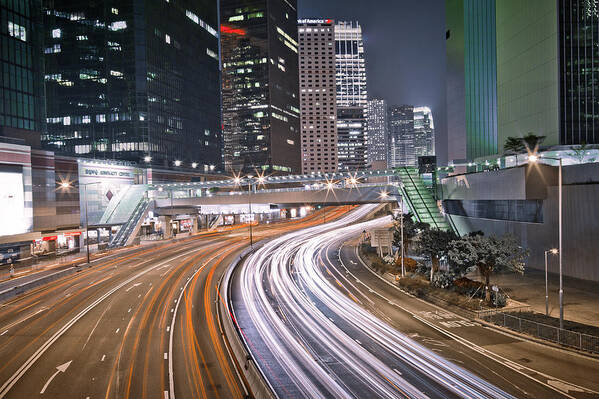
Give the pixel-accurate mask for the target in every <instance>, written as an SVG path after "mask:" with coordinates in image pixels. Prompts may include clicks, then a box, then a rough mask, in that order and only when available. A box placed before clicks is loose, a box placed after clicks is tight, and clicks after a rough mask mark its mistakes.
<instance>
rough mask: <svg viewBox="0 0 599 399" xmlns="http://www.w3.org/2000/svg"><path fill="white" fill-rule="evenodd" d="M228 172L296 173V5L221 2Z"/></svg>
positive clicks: (266, 0)
mask: <svg viewBox="0 0 599 399" xmlns="http://www.w3.org/2000/svg"><path fill="white" fill-rule="evenodd" d="M220 18H221V36H222V40H221V59H222V96H223V129H224V130H223V137H224V158H225V169H226V170H227V171H244V172H254V170H263V171H271V172H281V173H291V172H293V173H300V171H301V147H300V145H301V143H300V118H299V114H300V111H299V106H300V105H299V96H298V90H299V71H298V42H297V38H298V37H297V9H296V1H286V0H221V2H220Z"/></svg>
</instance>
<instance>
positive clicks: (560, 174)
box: [528, 153, 564, 329]
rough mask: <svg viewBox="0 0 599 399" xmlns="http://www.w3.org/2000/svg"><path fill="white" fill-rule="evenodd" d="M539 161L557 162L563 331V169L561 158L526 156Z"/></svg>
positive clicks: (560, 300) (561, 323)
mask: <svg viewBox="0 0 599 399" xmlns="http://www.w3.org/2000/svg"><path fill="white" fill-rule="evenodd" d="M541 159H550V160H553V161H559V172H558V178H557V180H558V197H559V199H558V202H559V204H558V208H559V214H558V229H559V246H558V249H557V250H558V253H559V328H561V329H563V328H564V285H563V266H562V258H563V251H562V230H563V229H562V226H563V224H562V213H563V201H562V198H563V195H562V194H563V187H562V186H563V185H562V169H563V162H562V158H556V157H546V156H543V157H541V156H539V155H537V154H535V153H533V154H530V155H529V156H528V161H529V162H532V163H538V162H539V161H541Z"/></svg>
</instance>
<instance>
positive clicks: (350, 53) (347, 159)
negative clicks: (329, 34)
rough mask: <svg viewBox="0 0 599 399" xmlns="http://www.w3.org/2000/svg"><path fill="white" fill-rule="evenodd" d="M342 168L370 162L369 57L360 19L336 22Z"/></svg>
mask: <svg viewBox="0 0 599 399" xmlns="http://www.w3.org/2000/svg"><path fill="white" fill-rule="evenodd" d="M335 66H336V84H337V148H338V153H337V156H338V159H339V161H338V170H342V171H347V170H349V171H353V170H361V169H365V168H366V167H367V165H368V150H367V146H368V141H367V140H368V138H367V134H368V133H367V131H366V112H367V105H368V92H367V87H366V60H365V57H364V42H363V40H362V27H361V26H360V24H359V23H357V22H345V21H337V22H336V23H335Z"/></svg>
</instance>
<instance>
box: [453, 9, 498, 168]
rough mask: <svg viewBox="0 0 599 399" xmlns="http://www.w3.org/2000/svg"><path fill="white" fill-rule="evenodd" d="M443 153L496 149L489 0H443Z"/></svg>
mask: <svg viewBox="0 0 599 399" xmlns="http://www.w3.org/2000/svg"><path fill="white" fill-rule="evenodd" d="M446 10H447V31H446V45H447V72H448V74H447V75H448V76H447V112H448V117H447V122H448V159H449V160H450V161H451V160H454V161H462V160H467V159H474V158H478V157H483V156H486V155H490V154H494V153H496V152H497V80H496V77H497V73H496V71H497V58H496V49H495V44H496V37H495V0H447V1H446Z"/></svg>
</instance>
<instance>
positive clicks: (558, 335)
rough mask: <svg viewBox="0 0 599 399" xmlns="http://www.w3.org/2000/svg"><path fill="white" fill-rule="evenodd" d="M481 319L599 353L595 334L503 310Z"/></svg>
mask: <svg viewBox="0 0 599 399" xmlns="http://www.w3.org/2000/svg"><path fill="white" fill-rule="evenodd" d="M481 319H482V320H485V321H488V322H490V323H493V324H497V325H499V326H503V327H506V328H509V329H510V330H514V331H518V332H521V333H524V334H528V335H532V336H534V337H537V338H541V339H544V340H547V341H551V342H555V343H558V344H560V345H564V346H569V347H571V348H576V349H580V350H582V351H587V352H593V353H599V337H597V336H594V335H588V334H583V333H579V332H576V331H571V330H564V329H561V328H559V327H554V326H550V325H548V324H543V323H538V322H536V321H532V320H528V319H523V318H521V317H517V316H513V315H510V314H507V313H502V312H497V313H495V314H489V315H486V316H483V317H481Z"/></svg>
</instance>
